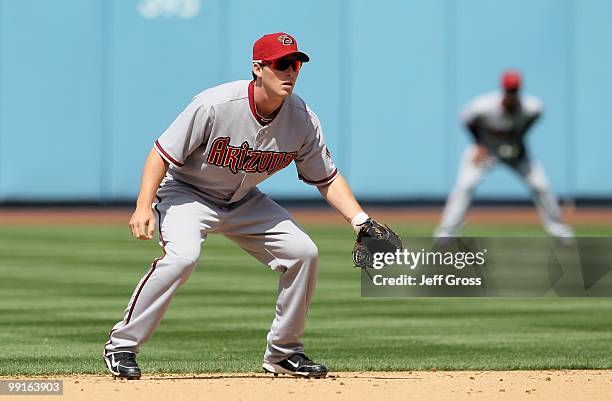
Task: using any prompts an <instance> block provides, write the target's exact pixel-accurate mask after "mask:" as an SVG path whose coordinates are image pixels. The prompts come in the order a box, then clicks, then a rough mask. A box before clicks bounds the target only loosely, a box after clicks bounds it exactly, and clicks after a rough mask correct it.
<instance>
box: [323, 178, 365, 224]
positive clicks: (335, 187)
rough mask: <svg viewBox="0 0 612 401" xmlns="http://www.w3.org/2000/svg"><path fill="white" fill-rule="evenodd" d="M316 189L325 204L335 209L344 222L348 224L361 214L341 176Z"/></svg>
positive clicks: (359, 207) (360, 209) (361, 210)
mask: <svg viewBox="0 0 612 401" xmlns="http://www.w3.org/2000/svg"><path fill="white" fill-rule="evenodd" d="M317 188H318V189H319V192H320V193H321V196H323V198H324V199H325V200H326V201H327V203H329V204H330V205H331V206H332V207H333V208H335V209H336V210H337V211H338V212H339V213H340V214H341V215H342V217H344V218H345V219H346V221H348V222H350V221H351V219H352V218H353V217H355V215H356V214H358V213H360V212H363V209H362V208H361V206H359V203H358V202H357V200H356V199H355V196H354V195H353V191H351V188H350V187H349V185H348V183H347V182H346V180H345V179H344V177H343V176H342V175H338V177H336V179H335V180H334V181H332V182H331V184H329V185H324V186H321V187H317Z"/></svg>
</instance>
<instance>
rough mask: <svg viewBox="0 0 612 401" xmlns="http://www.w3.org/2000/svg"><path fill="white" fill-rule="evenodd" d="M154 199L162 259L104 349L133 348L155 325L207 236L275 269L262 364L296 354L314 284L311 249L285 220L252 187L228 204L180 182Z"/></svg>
mask: <svg viewBox="0 0 612 401" xmlns="http://www.w3.org/2000/svg"><path fill="white" fill-rule="evenodd" d="M157 199H158V203H157V204H156V205H155V210H156V218H157V219H158V224H159V227H160V240H161V242H162V245H163V248H164V256H163V257H161V258H158V259H156V260H155V261H154V262H153V264H152V265H151V268H150V269H149V271H148V272H147V273H146V274H145V275H144V277H143V278H142V279H141V280H140V282H139V283H138V285H137V286H136V289H135V290H134V293H133V295H132V297H131V299H130V302H129V304H128V305H127V308H126V309H125V311H124V318H123V320H121V321H119V322H118V323H117V324H116V325H115V326H114V327H113V329H112V330H111V332H110V335H109V341H108V342H107V343H106V345H105V352H116V351H132V352H138V351H139V346H140V345H141V344H143V343H144V342H145V341H147V340H148V339H149V337H150V336H151V335H152V334H153V332H154V330H155V329H156V328H157V326H158V325H159V322H160V321H161V319H162V317H163V315H164V313H165V311H166V309H167V308H168V305H169V304H170V300H171V299H172V297H173V295H174V293H175V292H176V290H177V289H178V288H179V286H180V285H181V284H183V283H184V282H185V281H186V280H187V279H188V278H189V276H190V275H191V273H192V271H193V269H194V268H195V266H196V264H197V262H198V258H199V256H200V245H201V243H202V242H204V241H205V239H206V237H207V235H208V234H209V233H213V232H214V233H219V234H223V235H225V236H226V237H227V238H229V239H231V240H232V241H234V242H236V243H237V244H238V245H239V246H240V247H241V248H243V249H244V250H245V251H247V252H249V253H250V254H251V255H253V256H254V257H255V258H257V259H259V261H261V262H262V263H264V264H266V265H267V266H269V267H270V268H271V269H272V270H275V271H278V272H280V279H279V283H278V293H277V302H276V316H275V318H274V320H273V322H272V327H271V328H270V331H269V333H268V336H267V349H266V351H265V354H264V361H265V362H269V363H275V362H278V361H280V360H282V359H284V358H286V357H287V356H289V355H292V354H295V353H301V352H304V347H303V344H302V342H301V341H300V336H301V335H302V333H303V332H304V324H305V319H306V313H307V311H308V306H309V305H310V300H311V297H312V294H313V291H314V289H315V285H316V280H317V271H318V264H317V261H318V250H317V247H316V246H315V244H314V243H313V242H312V240H311V239H310V238H309V237H308V235H307V234H306V233H305V232H304V230H303V229H302V228H300V227H299V226H298V224H297V223H296V222H295V221H294V220H293V218H292V217H291V215H289V213H288V212H287V211H286V210H285V209H283V208H282V207H280V206H279V205H278V204H277V203H275V202H274V201H272V200H271V199H269V198H268V197H267V196H266V195H265V194H263V193H261V192H259V190H257V189H254V190H252V191H251V192H250V193H249V194H248V195H247V196H246V198H245V199H244V200H242V201H240V202H239V203H238V204H237V205H234V206H232V207H224V206H217V205H216V204H214V203H212V202H210V201H209V200H207V199H205V198H203V197H202V196H201V195H198V193H197V191H195V190H194V189H192V188H190V187H188V186H186V185H184V184H180V183H172V185H169V186H165V187H163V188H161V189H160V190H159V191H158V198H157ZM228 274H231V272H228Z"/></svg>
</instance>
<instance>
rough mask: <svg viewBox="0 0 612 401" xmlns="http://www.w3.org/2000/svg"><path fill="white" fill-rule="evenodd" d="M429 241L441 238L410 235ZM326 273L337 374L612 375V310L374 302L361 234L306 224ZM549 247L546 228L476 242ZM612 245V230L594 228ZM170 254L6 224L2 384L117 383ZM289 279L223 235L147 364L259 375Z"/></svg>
mask: <svg viewBox="0 0 612 401" xmlns="http://www.w3.org/2000/svg"><path fill="white" fill-rule="evenodd" d="M397 228H399V231H400V232H401V234H402V235H415V236H417V235H422V236H425V235H429V234H430V233H431V227H429V226H416V227H415V226H399V227H397ZM307 230H308V231H309V233H310V234H311V235H312V237H313V238H314V240H315V242H316V243H317V245H318V246H319V250H320V261H321V270H320V276H319V284H318V287H317V292H316V294H315V298H314V301H313V304H312V307H311V310H310V313H309V317H308V324H307V329H306V334H305V336H304V342H305V345H306V351H307V353H308V354H309V355H310V356H312V357H313V359H316V360H318V361H321V362H324V363H326V364H327V365H328V366H329V367H330V368H331V369H332V370H336V371H343V370H350V371H361V370H417V369H431V368H437V369H459V370H463V369H483V370H501V369H560V368H569V369H571V368H587V369H596V368H612V356H611V353H610V348H611V345H612V299H606V298H592V299H560V298H540V299H510V298H503V299H502V298H499V299H493V298H484V299H482V298H480V299H479V298H474V299H458V298H453V299H433V298H405V299H400V298H397V299H366V298H362V297H361V296H360V276H359V272H358V271H357V270H355V269H353V268H352V264H351V262H350V250H351V248H352V243H353V234H352V231H351V229H350V227H340V228H334V227H325V226H307ZM500 232H503V233H504V234H505V235H516V234H519V233H520V234H522V235H542V232H541V230H540V228H539V227H534V228H529V227H515V228H512V229H508V228H505V227H488V228H482V227H481V228H471V229H470V230H467V231H466V232H465V234H466V235H496V234H499V233H500ZM578 233H579V234H580V235H584V236H610V235H612V227H608V228H606V227H603V228H602V227H599V228H589V227H582V228H579V229H578ZM160 254H161V249H160V248H159V247H158V245H157V244H156V243H155V242H153V241H149V242H139V241H136V240H132V239H131V238H130V237H129V233H128V230H127V229H126V228H125V227H123V226H121V227H114V226H101V227H95V226H76V227H75V226H71V227H57V226H42V227H33V226H32V227H26V226H15V227H11V226H0V255H1V257H0V375H20V374H28V375H29V374H58V373H104V372H105V371H106V370H105V368H104V366H103V362H102V358H101V353H102V346H103V344H104V342H105V341H106V336H107V333H108V331H109V329H110V328H111V327H112V325H113V324H114V323H115V322H116V321H118V320H120V319H121V317H122V311H123V309H124V307H125V305H126V304H127V302H128V300H129V297H130V294H131V292H132V290H133V288H134V287H135V285H136V284H137V282H138V280H139V278H140V277H141V276H142V275H143V274H144V273H145V272H146V271H147V269H148V264H149V263H150V261H151V260H152V259H154V258H155V257H157V256H159V255H160ZM277 276H278V273H275V272H271V271H269V270H268V269H267V268H266V267H264V266H262V265H260V264H259V263H258V262H257V261H256V260H255V259H253V258H252V257H251V256H249V255H248V254H246V253H245V252H243V251H242V250H240V249H239V248H238V247H236V246H235V245H234V244H233V243H231V242H230V241H228V240H226V239H225V238H223V237H219V236H211V237H209V239H208V240H207V242H206V243H205V245H204V251H203V253H202V259H201V261H200V265H199V266H198V268H197V269H196V271H195V272H194V274H193V275H192V276H191V278H190V280H189V281H188V282H187V283H186V284H185V285H184V286H183V287H182V288H181V289H180V290H179V291H178V293H177V296H176V298H175V299H174V301H173V303H172V304H171V307H170V309H169V311H168V313H167V314H166V317H165V318H164V320H163V321H162V323H161V326H160V327H159V329H158V330H157V331H156V333H155V334H154V336H153V338H152V339H151V340H150V341H149V342H148V343H146V344H145V345H144V346H143V347H142V349H141V351H142V352H141V354H140V357H139V362H140V365H141V366H142V367H143V369H144V372H145V374H146V373H153V372H193V373H195V372H230V371H236V372H238V371H258V370H259V369H260V364H261V357H262V354H263V350H264V348H265V336H266V333H267V330H268V327H269V325H270V323H271V321H272V318H273V314H274V302H275V295H276V283H277Z"/></svg>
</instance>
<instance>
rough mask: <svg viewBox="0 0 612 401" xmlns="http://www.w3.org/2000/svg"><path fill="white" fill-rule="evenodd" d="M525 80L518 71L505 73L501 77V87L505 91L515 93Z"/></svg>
mask: <svg viewBox="0 0 612 401" xmlns="http://www.w3.org/2000/svg"><path fill="white" fill-rule="evenodd" d="M522 81H523V79H522V78H521V73H520V72H518V71H513V70H510V71H505V72H504V73H503V74H502V76H501V86H502V88H504V90H507V91H515V90H517V89H519V88H520V87H521V83H522Z"/></svg>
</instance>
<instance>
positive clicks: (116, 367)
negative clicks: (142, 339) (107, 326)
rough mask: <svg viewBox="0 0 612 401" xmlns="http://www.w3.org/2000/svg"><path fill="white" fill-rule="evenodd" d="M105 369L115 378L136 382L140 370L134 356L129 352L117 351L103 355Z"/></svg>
mask: <svg viewBox="0 0 612 401" xmlns="http://www.w3.org/2000/svg"><path fill="white" fill-rule="evenodd" d="M104 362H105V363H106V367H107V368H108V370H110V372H111V373H112V375H113V376H115V378H120V379H128V380H138V379H140V368H139V367H138V364H137V363H136V354H135V353H133V352H130V351H119V352H112V353H108V354H107V353H105V354H104Z"/></svg>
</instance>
